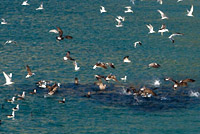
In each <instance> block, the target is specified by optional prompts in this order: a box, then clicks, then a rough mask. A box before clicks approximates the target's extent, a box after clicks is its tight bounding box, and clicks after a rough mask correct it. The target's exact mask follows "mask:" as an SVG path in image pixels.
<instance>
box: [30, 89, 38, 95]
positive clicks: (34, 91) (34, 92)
mask: <svg viewBox="0 0 200 134" xmlns="http://www.w3.org/2000/svg"><path fill="white" fill-rule="evenodd" d="M36 92H37V90H36V89H34V90H33V92H30V93H29V94H36Z"/></svg>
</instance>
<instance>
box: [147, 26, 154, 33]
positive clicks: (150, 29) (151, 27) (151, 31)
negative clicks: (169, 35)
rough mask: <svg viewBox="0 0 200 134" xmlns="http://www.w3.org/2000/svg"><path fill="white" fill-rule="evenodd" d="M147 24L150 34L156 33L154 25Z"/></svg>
mask: <svg viewBox="0 0 200 134" xmlns="http://www.w3.org/2000/svg"><path fill="white" fill-rule="evenodd" d="M146 26H147V28H148V29H149V34H150V33H155V31H154V30H153V26H152V25H151V24H149V25H146Z"/></svg>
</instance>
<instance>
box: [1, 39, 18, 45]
mask: <svg viewBox="0 0 200 134" xmlns="http://www.w3.org/2000/svg"><path fill="white" fill-rule="evenodd" d="M11 43H14V44H16V43H17V42H16V41H14V40H7V41H6V42H5V43H4V45H6V44H11Z"/></svg>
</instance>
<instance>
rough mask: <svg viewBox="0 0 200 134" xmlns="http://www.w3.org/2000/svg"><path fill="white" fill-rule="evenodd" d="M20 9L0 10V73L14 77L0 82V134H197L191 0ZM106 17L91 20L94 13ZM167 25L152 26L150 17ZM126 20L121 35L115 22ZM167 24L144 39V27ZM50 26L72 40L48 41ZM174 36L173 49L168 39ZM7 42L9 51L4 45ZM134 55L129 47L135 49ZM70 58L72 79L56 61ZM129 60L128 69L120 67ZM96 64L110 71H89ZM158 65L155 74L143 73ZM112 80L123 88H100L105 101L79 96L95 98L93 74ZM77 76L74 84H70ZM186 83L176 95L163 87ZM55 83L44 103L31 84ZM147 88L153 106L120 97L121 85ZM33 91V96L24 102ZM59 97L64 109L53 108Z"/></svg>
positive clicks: (15, 5)
mask: <svg viewBox="0 0 200 134" xmlns="http://www.w3.org/2000/svg"><path fill="white" fill-rule="evenodd" d="M21 3H22V1H18V0H12V1H1V4H0V13H1V14H0V17H1V18H5V19H6V21H7V22H8V24H7V25H0V44H2V45H0V61H1V64H0V69H1V72H3V71H5V72H6V73H13V81H14V82H15V84H13V85H10V86H3V84H4V83H5V78H4V76H3V74H2V75H0V81H1V83H0V85H1V86H0V104H1V105H3V106H4V107H3V108H2V109H0V120H2V124H1V125H0V132H1V133H20V134H21V133H76V134H77V133H145V134H146V133H154V134H155V133H157V134H160V133H165V134H168V133H169V134H171V133H181V134H182V133H187V134H188V133H194V134H196V133H198V132H199V130H200V127H199V126H200V116H199V110H200V104H199V98H200V97H199V96H196V97H195V96H192V93H191V92H196V93H199V92H200V91H199V90H200V89H199V85H200V82H199V80H200V75H199V74H200V72H199V69H200V63H199V59H200V54H199V53H200V49H199V42H200V39H199V32H200V30H199V22H200V15H199V14H200V9H199V8H198V7H200V3H199V2H198V1H195V0H190V1H186V0H184V1H183V2H180V3H176V0H173V1H172V0H163V5H160V4H158V3H157V2H156V0H143V1H139V0H138V1H136V2H135V3H136V5H132V4H131V3H130V1H129V0H125V1H121V0H109V1H103V0H102V1H95V0H87V1H86V0H82V1H78V0H73V1H69V0H67V1H59V0H50V1H47V0H46V1H43V3H44V10H41V11H36V10H35V9H36V8H37V7H38V6H39V5H40V3H41V1H31V0H30V1H29V4H30V6H21ZM192 4H193V5H194V13H193V14H194V17H187V16H186V9H190V7H191V5H192ZM101 5H102V6H104V7H105V8H106V10H107V13H104V14H100V12H99V9H100V6H101ZM125 6H131V7H132V9H133V11H134V13H133V14H131V13H127V14H125V13H124V10H125V8H124V7H125ZM158 9H160V10H161V11H163V12H164V13H165V14H166V15H167V16H168V17H169V19H168V20H161V19H160V14H159V13H158V12H157V10H158ZM118 15H121V16H125V21H124V22H123V27H121V28H116V27H115V25H116V24H117V22H116V20H115V18H116V16H118ZM163 23H164V24H166V26H167V28H168V29H169V31H170V32H169V33H164V36H161V35H160V34H159V33H155V34H148V29H147V27H146V26H145V25H146V24H152V25H153V26H154V30H155V31H157V30H158V29H159V28H160V27H161V25H162V24H163ZM56 26H59V27H60V28H61V29H62V30H63V32H64V35H71V36H73V39H72V40H63V41H60V42H58V41H56V36H57V35H56V34H54V33H49V30H51V29H55V28H56ZM175 32H180V33H184V36H179V37H178V36H177V37H175V43H174V44H172V43H171V42H170V40H169V39H168V36H169V35H170V34H172V33H175ZM7 40H15V41H16V42H17V44H6V45H3V44H4V43H5V42H6V41H7ZM139 40H140V41H141V42H142V44H143V45H142V46H138V47H137V48H134V46H133V44H134V42H135V41H139ZM67 51H70V52H71V57H73V58H75V59H76V61H77V63H78V65H79V66H80V67H81V68H80V71H77V72H76V71H74V66H73V64H72V62H70V61H67V62H64V61H63V57H64V56H65V54H66V52H67ZM127 55H129V57H130V60H131V61H132V62H131V63H123V57H124V56H127ZM98 61H102V62H113V63H114V64H115V66H116V69H112V68H108V69H107V70H105V69H101V68H97V69H96V70H93V69H92V67H93V66H94V64H95V63H96V62H98ZM151 62H157V63H159V64H160V65H161V67H160V68H158V69H154V68H148V64H149V63H151ZM27 64H28V65H29V66H30V67H31V69H32V71H33V72H34V73H35V74H36V75H35V76H33V77H31V78H29V79H26V78H25V76H26V74H27V71H26V68H25V65H27ZM110 73H112V74H115V75H116V77H117V79H118V80H120V78H121V77H124V76H125V75H127V82H125V83H124V82H122V81H120V82H119V83H115V82H109V83H107V88H106V92H103V93H97V94H94V95H92V97H91V98H85V97H83V95H84V94H86V93H87V92H88V91H92V92H95V91H97V90H98V87H97V86H95V85H93V83H94V81H95V78H94V75H95V74H101V75H105V76H106V75H108V74H110ZM75 77H78V78H79V80H80V85H79V86H75V85H74V84H73V81H74V78H75ZM165 77H172V78H174V79H176V80H181V79H185V78H192V79H195V80H196V81H195V82H194V83H189V84H188V87H181V88H179V90H177V91H174V90H173V89H172V83H171V82H165V81H164V80H163V79H164V78H165ZM43 79H44V80H52V81H56V82H59V83H61V87H60V88H59V89H58V90H59V91H58V93H56V94H55V95H53V96H51V97H47V98H45V97H44V95H45V94H47V92H48V91H47V89H40V88H38V87H37V86H36V85H35V83H36V82H37V81H39V80H43ZM155 80H160V82H161V85H160V86H159V87H158V89H157V90H155V92H156V93H157V94H158V97H152V98H142V97H138V98H134V97H133V96H131V95H126V94H124V93H123V88H122V87H123V86H124V87H129V86H130V85H134V86H135V87H136V88H137V89H139V88H141V87H142V86H144V85H146V86H147V87H149V88H155V86H154V85H153V83H154V81H155ZM34 88H37V89H38V93H37V94H36V95H29V94H28V93H29V92H31V91H32V90H33V89H34ZM23 91H25V92H26V93H27V94H26V97H25V100H24V101H15V102H14V104H11V103H8V102H7V101H6V99H10V98H12V97H13V96H15V95H17V94H21V93H22V92H23ZM63 97H65V98H66V103H65V104H59V103H58V100H61V99H62V98H63ZM16 104H19V105H20V110H19V111H17V112H16V113H15V114H16V117H15V119H14V120H12V119H7V117H6V115H8V114H11V113H12V110H11V109H12V108H13V107H15V106H16Z"/></svg>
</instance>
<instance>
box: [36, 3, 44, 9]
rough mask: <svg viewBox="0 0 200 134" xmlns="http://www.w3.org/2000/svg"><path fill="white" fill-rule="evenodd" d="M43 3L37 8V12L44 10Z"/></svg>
mask: <svg viewBox="0 0 200 134" xmlns="http://www.w3.org/2000/svg"><path fill="white" fill-rule="evenodd" d="M43 9H44V8H43V2H42V3H41V4H40V6H39V7H38V8H36V10H43Z"/></svg>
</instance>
